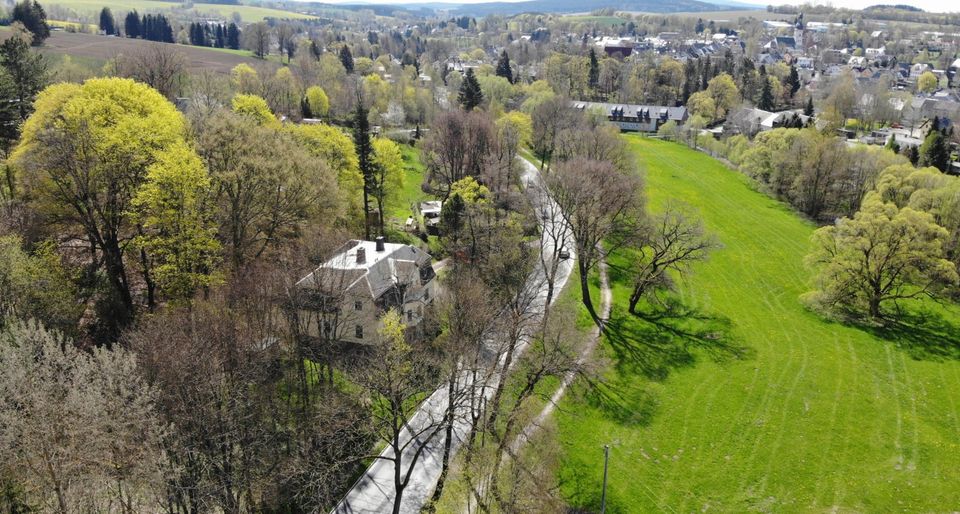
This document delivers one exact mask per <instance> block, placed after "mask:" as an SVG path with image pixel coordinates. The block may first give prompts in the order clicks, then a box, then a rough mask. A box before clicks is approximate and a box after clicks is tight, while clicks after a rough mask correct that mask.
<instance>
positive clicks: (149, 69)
mask: <svg viewBox="0 0 960 514" xmlns="http://www.w3.org/2000/svg"><path fill="white" fill-rule="evenodd" d="M114 66H116V70H115V73H116V74H117V75H118V76H121V77H127V78H132V79H134V80H136V81H139V82H143V83H145V84H148V85H149V86H150V87H152V88H154V89H156V90H157V91H159V92H160V93H161V94H162V95H163V96H165V97H167V98H173V97H174V96H176V94H177V91H178V90H179V89H180V87H179V86H180V83H181V81H182V80H183V72H184V69H185V68H186V57H184V55H183V52H180V51H179V50H177V49H176V46H175V45H169V44H166V43H152V42H151V43H146V44H145V45H144V46H143V47H141V48H137V49H136V50H134V51H132V52H131V53H129V54H121V55H118V56H117V57H116V59H115V60H114Z"/></svg>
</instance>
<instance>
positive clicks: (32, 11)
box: [10, 0, 50, 46]
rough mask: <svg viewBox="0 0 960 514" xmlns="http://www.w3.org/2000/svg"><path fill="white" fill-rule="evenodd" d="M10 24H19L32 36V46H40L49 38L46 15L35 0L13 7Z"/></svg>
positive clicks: (26, 0)
mask: <svg viewBox="0 0 960 514" xmlns="http://www.w3.org/2000/svg"><path fill="white" fill-rule="evenodd" d="M10 21H11V22H20V23H22V24H23V26H24V27H26V28H27V30H29V31H30V33H31V34H33V46H40V45H42V44H43V42H44V41H46V39H47V38H48V37H50V26H49V25H47V13H46V12H45V11H44V10H43V7H41V6H40V4H39V3H38V2H37V1H36V0H23V1H21V2H20V3H18V4H17V5H15V6H14V7H13V12H12V13H11V14H10Z"/></svg>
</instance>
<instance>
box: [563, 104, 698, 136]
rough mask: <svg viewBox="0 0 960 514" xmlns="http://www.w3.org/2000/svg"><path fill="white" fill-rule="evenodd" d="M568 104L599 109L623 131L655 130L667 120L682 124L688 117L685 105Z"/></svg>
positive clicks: (581, 107)
mask: <svg viewBox="0 0 960 514" xmlns="http://www.w3.org/2000/svg"><path fill="white" fill-rule="evenodd" d="M570 105H571V106H573V108H574V109H579V110H587V109H597V110H600V111H602V112H603V113H604V114H605V115H606V117H607V121H609V122H610V123H613V124H614V125H616V126H618V127H620V130H622V131H624V132H656V131H657V129H659V128H660V126H661V125H663V124H664V123H666V122H668V121H674V122H676V123H677V124H678V125H682V124H683V123H684V122H685V121H687V117H688V115H687V108H686V107H666V106H663V105H634V104H611V103H601V102H579V101H573V102H570Z"/></svg>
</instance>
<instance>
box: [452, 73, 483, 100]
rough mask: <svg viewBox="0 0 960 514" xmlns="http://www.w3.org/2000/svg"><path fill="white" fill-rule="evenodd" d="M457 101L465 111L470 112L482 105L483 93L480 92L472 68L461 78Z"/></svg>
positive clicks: (478, 83)
mask: <svg viewBox="0 0 960 514" xmlns="http://www.w3.org/2000/svg"><path fill="white" fill-rule="evenodd" d="M457 101H458V102H459V103H460V107H462V108H463V110H465V111H472V110H474V109H475V108H477V107H478V106H479V105H480V104H481V103H483V91H481V90H480V82H478V81H477V76H476V75H474V74H473V68H468V69H467V74H466V75H465V76H464V77H463V83H461V84H460V92H459V94H458V95H457Z"/></svg>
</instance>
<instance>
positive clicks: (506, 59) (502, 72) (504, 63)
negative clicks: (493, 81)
mask: <svg viewBox="0 0 960 514" xmlns="http://www.w3.org/2000/svg"><path fill="white" fill-rule="evenodd" d="M497 76H498V77H503V78H505V79H507V82H509V83H511V84H513V70H512V69H511V68H510V56H509V55H507V51H506V50H504V51H503V52H501V53H500V60H499V61H497Z"/></svg>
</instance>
